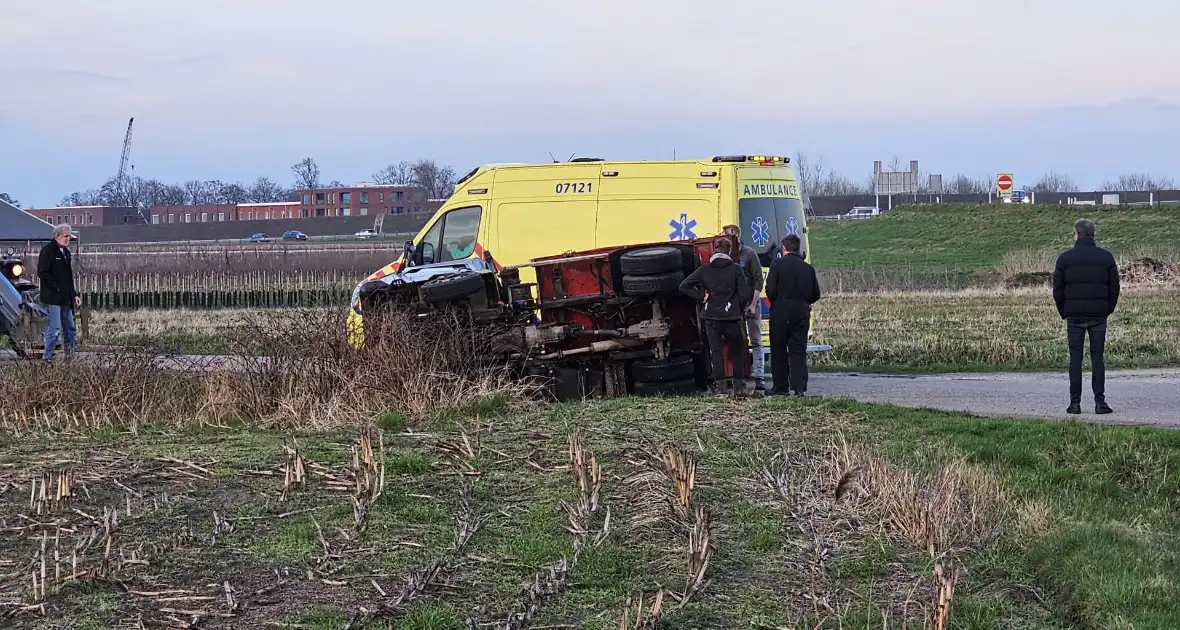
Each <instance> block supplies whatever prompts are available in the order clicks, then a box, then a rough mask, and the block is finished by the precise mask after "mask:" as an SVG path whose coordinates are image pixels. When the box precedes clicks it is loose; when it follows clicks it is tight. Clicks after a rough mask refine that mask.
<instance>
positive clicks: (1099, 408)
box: [1094, 402, 1114, 415]
mask: <svg viewBox="0 0 1180 630" xmlns="http://www.w3.org/2000/svg"><path fill="white" fill-rule="evenodd" d="M1094 413H1096V414H1098V415H1103V414H1108V413H1114V409H1111V408H1110V405H1108V404H1106V403H1105V402H1100V403H1094Z"/></svg>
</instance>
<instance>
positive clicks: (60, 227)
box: [53, 223, 70, 238]
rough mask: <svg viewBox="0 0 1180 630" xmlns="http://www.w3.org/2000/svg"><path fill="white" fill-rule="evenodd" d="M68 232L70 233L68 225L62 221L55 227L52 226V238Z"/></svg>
mask: <svg viewBox="0 0 1180 630" xmlns="http://www.w3.org/2000/svg"><path fill="white" fill-rule="evenodd" d="M69 233H70V226H69V225H68V224H66V223H62V224H61V225H58V226H57V227H55V228H53V238H57V237H59V236H61V235H62V234H69Z"/></svg>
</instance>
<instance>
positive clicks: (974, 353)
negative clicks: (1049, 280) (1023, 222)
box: [814, 288, 1180, 371]
mask: <svg viewBox="0 0 1180 630" xmlns="http://www.w3.org/2000/svg"><path fill="white" fill-rule="evenodd" d="M1175 296H1176V293H1175V292H1174V290H1171V289H1159V290H1152V289H1128V290H1127V291H1125V292H1124V295H1123V297H1122V298H1121V299H1120V302H1119V308H1118V311H1117V312H1116V313H1115V314H1114V315H1113V316H1112V317H1111V320H1110V326H1109V329H1108V333H1107V346H1106V360H1107V365H1108V366H1109V367H1112V368H1146V367H1163V366H1176V365H1180V312H1177V310H1176V309H1175ZM816 330H817V335H816V337H815V339H814V342H818V343H828V344H831V345H832V346H833V348H834V350H833V352H831V353H827V354H825V355H822V356H817V357H815V359H814V364H815V365H816V366H817V367H819V368H821V369H857V370H879V371H939V370H946V371H978V370H1030V369H1050V370H1058V369H1064V368H1065V367H1066V365H1067V359H1068V353H1067V350H1066V344H1065V325H1064V323H1063V322H1062V321H1061V319H1060V317H1058V315H1057V311H1056V309H1055V307H1054V305H1053V298H1052V296H1051V295H1050V293H1049V291H1048V290H1047V289H1044V288H1024V289H1013V290H1002V289H992V290H984V289H974V290H967V291H957V292H900V293H882V294H875V295H832V296H829V297H826V298H825V299H824V300H821V302H820V303H819V304H818V305H817V306H816Z"/></svg>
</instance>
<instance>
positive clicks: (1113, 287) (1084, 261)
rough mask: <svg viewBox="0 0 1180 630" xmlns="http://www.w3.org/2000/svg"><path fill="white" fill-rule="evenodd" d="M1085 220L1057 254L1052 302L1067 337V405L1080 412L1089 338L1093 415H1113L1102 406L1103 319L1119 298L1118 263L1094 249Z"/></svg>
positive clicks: (1090, 226)
mask: <svg viewBox="0 0 1180 630" xmlns="http://www.w3.org/2000/svg"><path fill="white" fill-rule="evenodd" d="M1095 232H1096V228H1095V226H1094V222H1093V221H1091V220H1089V219H1078V220H1077V222H1076V223H1074V246H1073V248H1072V249H1070V250H1067V251H1065V252H1064V253H1062V254H1061V255H1060V256H1058V257H1057V266H1056V269H1054V271H1053V301H1054V302H1055V303H1056V304H1057V313H1058V314H1059V315H1061V319H1064V320H1065V322H1066V333H1067V336H1068V340H1069V407H1067V408H1066V412H1068V413H1071V414H1079V413H1082V353H1083V351H1084V349H1085V340H1086V335H1087V334H1088V335H1089V336H1090V363H1091V365H1092V366H1093V371H1094V374H1093V377H1092V379H1091V387H1092V388H1093V390H1094V413H1097V414H1107V413H1111V411H1112V410H1111V408H1110V405H1108V404H1106V361H1105V353H1106V322H1107V319H1108V318H1109V317H1110V315H1111V314H1112V313H1114V310H1115V307H1116V306H1117V305H1118V301H1119V267H1118V264H1117V263H1116V262H1115V259H1114V255H1113V254H1111V253H1110V252H1109V251H1107V250H1105V249H1103V248H1101V247H1098V245H1097V244H1096V242H1095V240H1094V235H1095Z"/></svg>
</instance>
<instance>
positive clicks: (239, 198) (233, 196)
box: [219, 182, 250, 204]
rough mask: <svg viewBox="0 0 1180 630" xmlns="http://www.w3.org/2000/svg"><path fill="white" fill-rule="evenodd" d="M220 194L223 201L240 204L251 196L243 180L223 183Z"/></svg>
mask: <svg viewBox="0 0 1180 630" xmlns="http://www.w3.org/2000/svg"><path fill="white" fill-rule="evenodd" d="M219 196H220V197H221V203H232V204H239V203H246V200H247V199H249V198H250V193H249V192H248V191H247V190H246V187H245V186H243V185H242V183H241V182H235V183H233V184H222V186H221V191H220V195H219Z"/></svg>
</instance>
